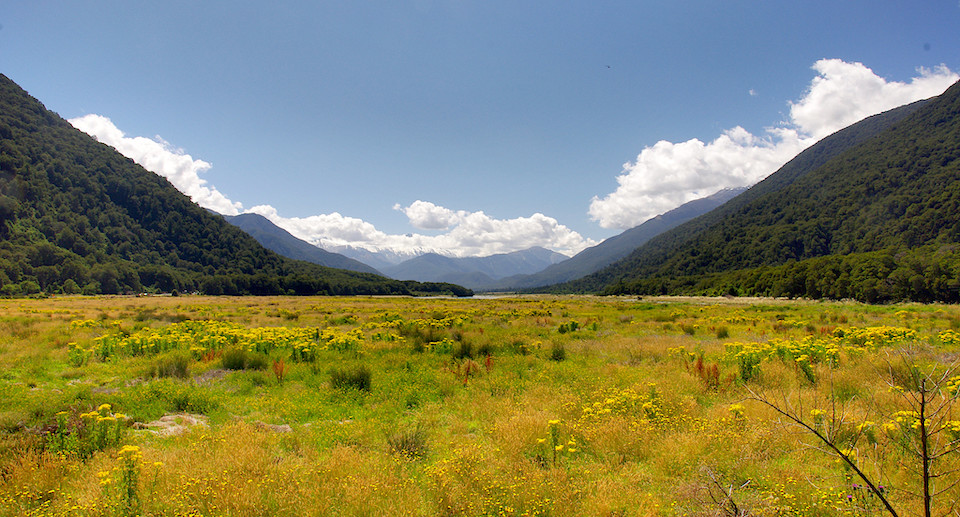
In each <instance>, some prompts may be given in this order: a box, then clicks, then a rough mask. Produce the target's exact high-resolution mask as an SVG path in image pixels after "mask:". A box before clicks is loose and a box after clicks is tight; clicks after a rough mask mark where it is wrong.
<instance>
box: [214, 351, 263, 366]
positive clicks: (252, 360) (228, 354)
mask: <svg viewBox="0 0 960 517" xmlns="http://www.w3.org/2000/svg"><path fill="white" fill-rule="evenodd" d="M221 361H222V363H223V367H224V368H225V369H227V370H266V369H267V362H268V361H267V357H266V356H265V355H263V354H255V353H250V352H247V351H246V350H244V349H243V348H233V349H230V350H227V351H225V352H224V353H223V357H222V358H221Z"/></svg>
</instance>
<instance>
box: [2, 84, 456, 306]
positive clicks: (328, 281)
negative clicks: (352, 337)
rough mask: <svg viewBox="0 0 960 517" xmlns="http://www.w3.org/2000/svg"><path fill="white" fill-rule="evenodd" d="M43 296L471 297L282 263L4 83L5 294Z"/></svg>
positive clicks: (450, 288) (449, 288) (166, 184)
mask: <svg viewBox="0 0 960 517" xmlns="http://www.w3.org/2000/svg"><path fill="white" fill-rule="evenodd" d="M40 290H43V291H46V292H51V293H56V292H68V293H70V292H77V291H81V290H82V291H83V292H87V293H91V294H95V293H107V294H110V293H121V292H140V291H143V290H157V291H172V290H187V291H192V290H200V291H204V292H206V293H209V294H222V293H225V294H278V293H296V294H317V293H320V294H325V293H329V294H334V293H336V294H348V293H409V292H411V291H435V292H457V293H466V292H468V291H466V290H463V289H462V288H459V287H457V286H441V285H421V284H417V283H415V282H397V281H393V280H389V279H386V278H383V277H380V276H377V275H373V274H362V273H355V272H349V271H343V270H338V269H330V268H324V267H321V266H317V265H314V264H309V263H306V262H300V261H294V260H290V259H287V258H284V257H281V256H279V255H277V254H276V253H274V252H272V251H270V250H267V249H265V248H264V247H263V246H261V245H260V244H258V243H257V242H256V241H255V240H254V239H253V238H252V237H250V236H249V235H247V234H245V233H244V232H242V231H241V230H240V229H239V228H236V227H234V226H232V225H230V224H228V223H227V222H225V221H224V220H223V219H222V218H221V217H218V216H215V215H213V214H210V213H209V212H207V211H206V210H204V209H202V208H200V207H199V206H197V205H196V204H194V203H193V202H191V201H190V199H189V198H187V197H186V196H185V195H183V194H181V193H180V192H179V191H177V190H176V189H175V188H174V187H173V186H172V185H171V184H170V183H169V182H168V181H167V180H166V179H163V178H161V177H159V176H157V175H156V174H154V173H152V172H149V171H147V170H145V169H143V168H142V167H140V166H139V165H136V164H135V163H133V161H131V160H129V159H127V158H125V157H124V156H122V155H120V154H119V153H118V152H117V151H116V150H114V149H113V148H111V147H108V146H106V145H103V144H100V143H98V142H97V141H95V140H94V139H92V138H91V137H89V136H88V135H86V134H85V133H82V132H81V131H79V130H77V129H74V128H73V127H72V126H71V125H70V124H69V123H67V122H66V121H65V120H63V119H62V118H60V117H59V116H58V115H57V114H55V113H53V112H51V111H48V110H46V109H45V108H44V107H43V105H42V104H40V102H38V101H37V100H36V99H34V98H32V97H30V96H29V95H28V94H27V93H26V92H25V91H23V90H22V89H21V88H20V87H19V86H17V85H16V84H15V83H14V82H13V81H11V80H10V79H8V78H7V77H5V76H2V75H0V293H3V294H7V295H16V294H30V293H33V292H37V291H40Z"/></svg>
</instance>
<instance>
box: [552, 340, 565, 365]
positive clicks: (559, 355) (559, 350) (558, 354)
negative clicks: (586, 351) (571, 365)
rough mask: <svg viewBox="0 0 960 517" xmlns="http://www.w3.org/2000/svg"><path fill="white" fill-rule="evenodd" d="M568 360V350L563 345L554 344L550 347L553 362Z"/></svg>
mask: <svg viewBox="0 0 960 517" xmlns="http://www.w3.org/2000/svg"><path fill="white" fill-rule="evenodd" d="M566 358H567V349H566V348H564V346H563V343H554V344H552V345H551V346H550V360H551V361H563V360H564V359H566Z"/></svg>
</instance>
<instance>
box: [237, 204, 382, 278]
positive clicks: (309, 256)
mask: <svg viewBox="0 0 960 517" xmlns="http://www.w3.org/2000/svg"><path fill="white" fill-rule="evenodd" d="M220 215H221V217H223V218H224V219H225V220H226V221H227V222H228V223H230V224H232V225H234V226H236V227H238V228H240V229H241V230H243V231H245V232H247V233H248V234H249V235H250V236H251V237H253V238H254V239H256V240H257V242H259V243H260V244H261V245H263V246H264V247H265V248H267V249H270V250H273V251H275V252H277V253H279V254H280V255H283V256H284V257H287V258H292V259H295V260H304V261H307V262H312V263H314V264H319V265H321V266H327V267H332V268H336V269H346V270H348V271H358V272H361V273H373V274H375V275H381V276H382V275H383V273H381V272H380V271H377V270H376V269H375V268H373V267H371V266H368V265H367V264H364V263H363V262H360V261H359V260H354V259H351V258H349V257H346V256H344V255H341V254H339V253H333V252H330V251H327V250H324V249H323V248H320V247H318V246H314V245H313V244H310V243H309V242H307V241H304V240H301V239H298V238H296V237H294V236H293V235H291V234H290V232H288V231H286V230H284V229H283V228H280V227H279V226H277V225H275V224H273V222H271V221H270V220H269V219H267V218H266V217H264V216H262V215H260V214H240V215H222V214H220Z"/></svg>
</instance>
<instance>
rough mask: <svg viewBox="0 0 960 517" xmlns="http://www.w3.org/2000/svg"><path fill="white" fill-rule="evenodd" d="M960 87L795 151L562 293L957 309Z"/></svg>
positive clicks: (959, 202) (959, 214) (566, 286)
mask: <svg viewBox="0 0 960 517" xmlns="http://www.w3.org/2000/svg"><path fill="white" fill-rule="evenodd" d="M958 114H960V83H958V84H955V85H954V86H952V87H951V88H950V89H948V90H947V91H946V92H944V94H942V95H941V96H939V97H936V98H934V99H930V100H927V101H921V102H919V103H914V104H911V105H908V106H904V107H901V108H898V109H895V110H892V111H890V112H886V113H883V114H881V115H877V116H875V117H871V118H869V119H866V120H864V121H862V122H860V123H858V124H855V125H853V126H851V127H849V128H847V129H844V130H842V131H840V132H838V133H835V134H834V135H831V136H830V137H827V138H826V139H824V140H823V141H821V142H820V143H818V144H816V145H815V146H813V147H811V148H810V149H808V150H806V151H804V152H803V153H801V154H800V155H799V156H797V157H796V158H795V159H794V160H792V161H791V162H789V163H788V164H786V165H784V167H783V168H781V169H780V170H779V171H777V172H776V173H774V174H773V175H771V176H770V177H768V178H767V179H766V180H764V181H763V182H761V183H759V184H757V185H756V186H755V187H753V188H751V189H750V190H749V191H747V192H746V193H744V194H743V195H741V196H739V197H737V198H735V199H734V200H732V201H731V202H729V203H727V204H726V205H724V206H723V207H721V208H719V209H717V210H715V211H713V212H710V213H708V214H706V215H704V216H702V217H700V218H697V219H694V220H693V221H691V222H689V223H687V224H684V225H681V226H679V227H677V228H676V229H674V230H672V231H669V232H666V233H664V234H662V235H660V236H658V237H656V238H654V239H651V240H650V241H649V242H648V243H647V244H646V245H644V246H642V247H640V248H638V249H637V250H635V251H634V252H633V253H632V254H631V255H630V256H628V257H627V258H625V259H624V260H622V261H620V262H618V263H616V264H614V265H612V266H611V267H609V268H607V269H604V270H602V271H600V272H598V273H596V274H594V275H591V276H588V277H585V278H584V279H581V280H579V281H575V282H571V283H569V284H566V285H563V286H559V287H556V288H554V289H562V290H567V291H591V290H593V291H604V292H608V293H618V292H619V293H634V294H661V293H662V294H702V293H708V294H722V293H730V294H760V295H775V296H811V297H831V298H857V299H860V300H864V301H871V302H872V301H884V300H894V299H904V298H909V299H914V300H923V301H926V300H945V301H956V300H957V286H958V285H960V282H958V280H960V277H958V276H957V271H958V269H957V265H956V264H957V262H958V260H957V259H958V257H957V253H956V251H955V248H956V246H955V244H956V243H957V242H958V241H960V182H958V180H960V161H958V160H957V158H958V157H960V117H958Z"/></svg>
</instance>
